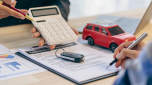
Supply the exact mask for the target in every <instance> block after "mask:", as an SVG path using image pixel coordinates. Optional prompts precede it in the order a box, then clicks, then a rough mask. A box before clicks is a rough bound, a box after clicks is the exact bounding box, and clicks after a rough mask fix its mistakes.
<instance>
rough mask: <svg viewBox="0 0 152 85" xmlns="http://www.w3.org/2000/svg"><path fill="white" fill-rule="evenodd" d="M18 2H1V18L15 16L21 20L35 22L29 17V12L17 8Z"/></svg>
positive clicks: (5, 0)
mask: <svg viewBox="0 0 152 85" xmlns="http://www.w3.org/2000/svg"><path fill="white" fill-rule="evenodd" d="M15 5H16V1H15V0H3V1H0V18H5V17H8V16H14V17H16V18H20V19H25V18H27V19H29V20H31V21H32V20H33V19H32V18H31V17H29V16H28V15H27V10H19V9H16V8H15Z"/></svg>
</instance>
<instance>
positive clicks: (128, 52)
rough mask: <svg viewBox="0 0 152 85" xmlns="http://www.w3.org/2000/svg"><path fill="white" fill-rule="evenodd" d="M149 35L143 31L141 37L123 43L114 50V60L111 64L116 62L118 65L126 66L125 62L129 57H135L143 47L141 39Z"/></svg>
mask: <svg viewBox="0 0 152 85" xmlns="http://www.w3.org/2000/svg"><path fill="white" fill-rule="evenodd" d="M146 36H147V33H143V34H142V35H141V36H140V37H139V38H137V39H136V40H135V41H133V42H125V43H123V44H121V45H120V46H119V47H118V48H117V49H116V50H115V52H114V58H115V59H114V60H113V61H112V62H111V63H110V64H109V66H111V65H113V64H114V63H116V67H119V66H122V67H124V66H123V65H124V63H125V61H126V60H127V59H135V58H136V57H137V56H138V54H139V52H140V49H141V47H142V45H141V41H142V40H143V39H144V38H145V37H146ZM139 43H140V44H139Z"/></svg>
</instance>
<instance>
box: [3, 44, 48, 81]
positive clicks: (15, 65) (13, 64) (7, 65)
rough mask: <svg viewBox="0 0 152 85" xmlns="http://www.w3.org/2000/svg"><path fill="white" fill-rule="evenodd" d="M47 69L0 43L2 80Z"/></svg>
mask: <svg viewBox="0 0 152 85" xmlns="http://www.w3.org/2000/svg"><path fill="white" fill-rule="evenodd" d="M42 71H45V70H44V69H43V68H41V67H39V66H37V65H35V64H33V63H31V62H30V61H27V60H25V59H23V58H21V57H19V56H17V55H15V54H14V52H13V51H10V50H9V49H7V48H6V47H4V46H2V45H0V80H5V79H10V78H15V77H20V76H23V75H29V74H33V73H38V72H42Z"/></svg>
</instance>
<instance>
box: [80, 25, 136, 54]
mask: <svg viewBox="0 0 152 85" xmlns="http://www.w3.org/2000/svg"><path fill="white" fill-rule="evenodd" d="M82 38H83V39H84V40H88V44H89V45H94V44H96V45H100V46H103V47H106V48H110V49H111V50H112V51H113V52H114V50H115V49H116V48H117V47H118V46H119V45H120V44H121V43H123V42H125V41H133V40H136V37H135V36H134V35H131V34H129V33H125V32H124V31H123V30H122V29H121V28H120V27H119V26H118V25H113V26H101V25H96V24H90V23H89V24H87V25H86V26H85V27H84V29H83V35H82Z"/></svg>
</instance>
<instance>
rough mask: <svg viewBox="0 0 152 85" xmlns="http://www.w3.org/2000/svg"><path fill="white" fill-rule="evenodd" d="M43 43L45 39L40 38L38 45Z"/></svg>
mask: <svg viewBox="0 0 152 85" xmlns="http://www.w3.org/2000/svg"><path fill="white" fill-rule="evenodd" d="M44 44H45V40H44V39H43V38H40V40H39V46H43V45H44Z"/></svg>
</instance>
